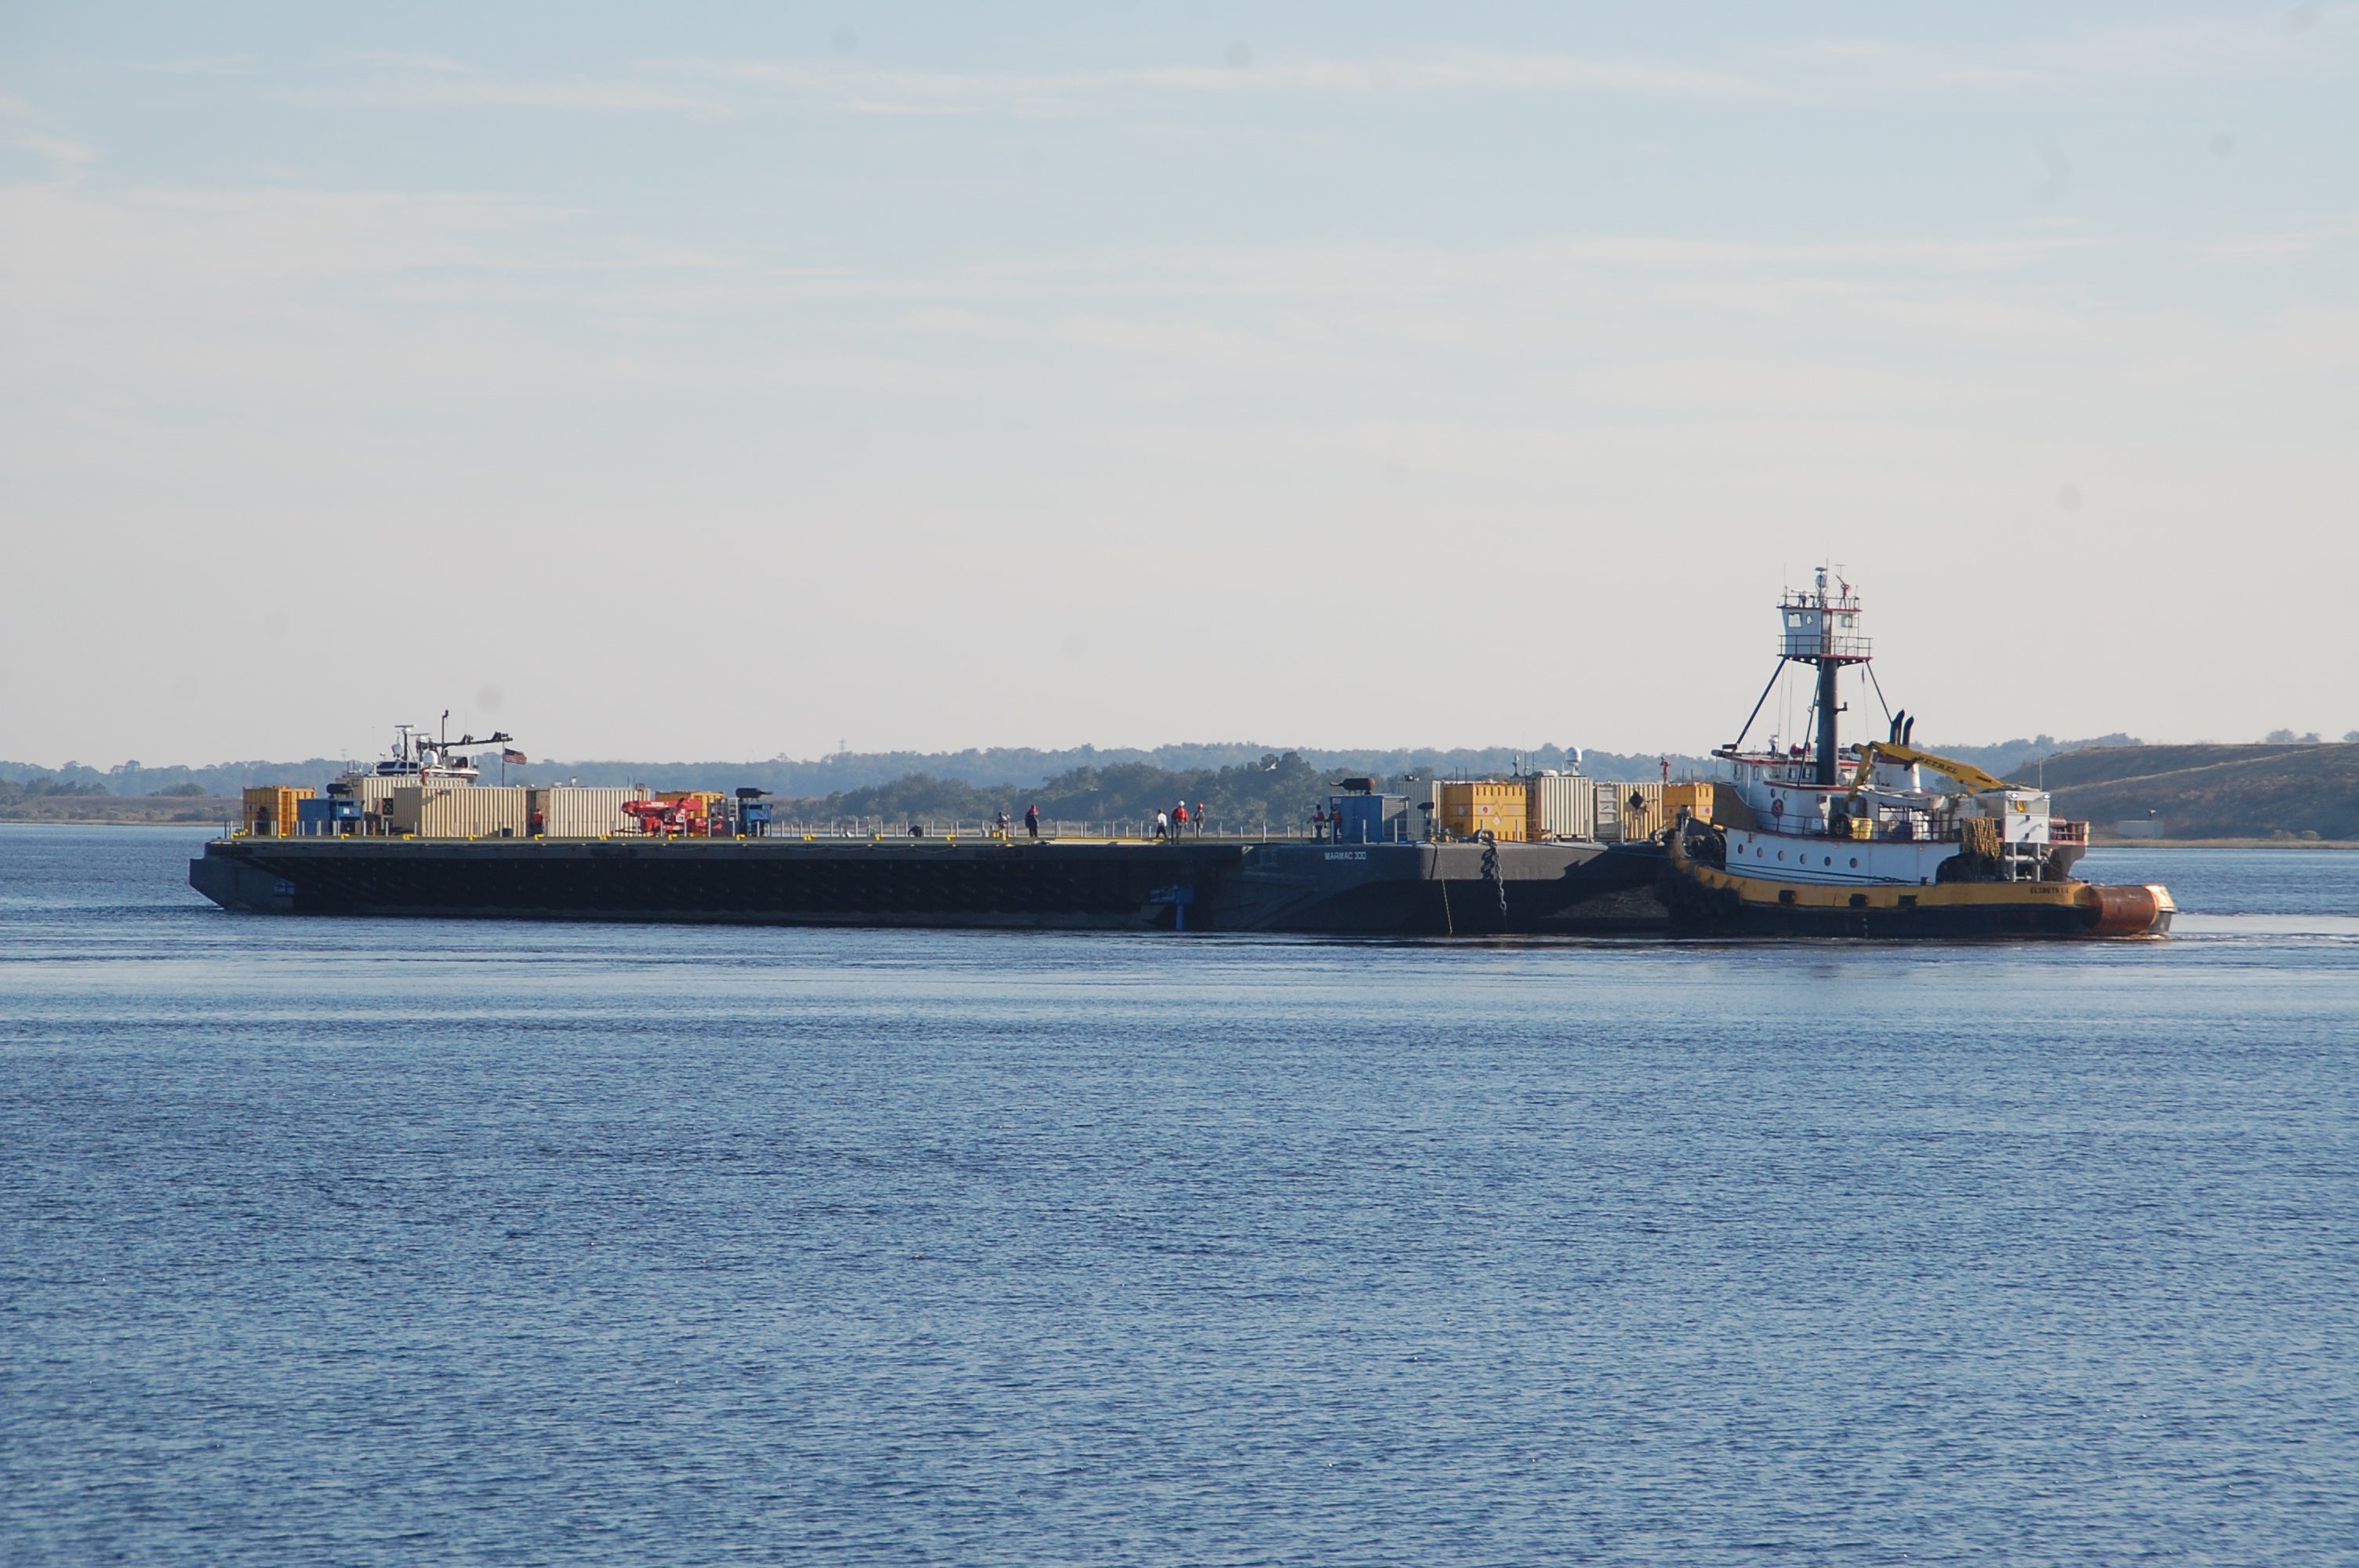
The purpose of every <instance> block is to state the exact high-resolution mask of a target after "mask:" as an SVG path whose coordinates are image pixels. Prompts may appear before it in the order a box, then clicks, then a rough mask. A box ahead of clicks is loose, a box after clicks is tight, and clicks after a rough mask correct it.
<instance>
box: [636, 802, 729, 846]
mask: <svg viewBox="0 0 2359 1568" xmlns="http://www.w3.org/2000/svg"><path fill="white" fill-rule="evenodd" d="M623 810H624V811H625V813H626V814H628V815H629V816H634V817H636V818H637V819H638V824H639V831H640V832H642V833H669V834H674V835H680V836H685V837H687V838H704V837H706V836H707V835H708V834H710V833H711V832H712V819H711V818H710V817H708V816H706V815H705V812H704V802H703V800H702V799H701V798H700V797H698V796H696V795H683V796H681V797H680V798H679V799H678V800H626V801H625V802H623Z"/></svg>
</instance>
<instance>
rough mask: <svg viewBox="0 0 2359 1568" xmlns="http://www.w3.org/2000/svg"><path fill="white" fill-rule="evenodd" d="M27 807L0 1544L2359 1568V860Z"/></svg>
mask: <svg viewBox="0 0 2359 1568" xmlns="http://www.w3.org/2000/svg"><path fill="white" fill-rule="evenodd" d="M197 842H198V840H197V838H194V837H190V836H186V835H180V834H175V833H165V832H159V831H140V830H120V829H118V830H77V829H56V828H45V829H36V828H0V1560H5V1561H6V1562H8V1563H53V1562H54V1563H77V1562H113V1561H129V1562H140V1563H306V1562H335V1563H394V1562H401V1563H412V1562H432V1563H547V1562H598V1563H612V1562H628V1563H639V1562H649V1563H655V1562H660V1563H704V1562H718V1561H726V1560H751V1561H765V1562H767V1561H783V1560H831V1559H832V1560H836V1561H845V1562H868V1563H1053V1562H1075V1563H1133V1562H1136V1563H1278V1562H1302V1563H1362V1562H1391V1563H1527V1562H1536V1561H1548V1560H1590V1561H1600V1562H1661V1563H1765V1562H1776V1563H1788V1562H1791V1563H1893V1562H1898V1561H1901V1560H1902V1559H1903V1558H1904V1557H1905V1558H1906V1559H1907V1560H1908V1561H1910V1562H1918V1563H1922V1562H1954V1563H1992V1562H2059V1563H2114V1562H2124V1563H2126V1562H2131V1561H2135V1560H2153V1559H2159V1560H2162V1561H2171V1562H2176V1561H2188V1562H2223V1563H2264V1562H2266V1563H2320V1562H2346V1563H2347V1562H2354V1561H2359V1545H2354V1543H2359V1181H2354V1176H2359V1131H2354V1129H2359V1117H2355V1116H2354V1112H2359V856H2348V855H2343V854H2337V853H2332V852H2321V851H2307V852H2305V851H2286V852H2281V853H2280V852H2259V851H2254V852H2241V851H2169V850H2159V849H2157V850H2140V851H2136V852H2129V851H2110V852H2108V851H2101V852H2099V853H2098V854H2096V855H2094V856H2093V857H2092V858H2091V861H2090V864H2089V867H2088V869H2089V871H2091V872H2092V874H2094V875H2097V876H2099V877H2101V878H2104V879H2105V880H2117V881H2128V880H2135V881H2147V880H2160V881H2167V882H2169V883H2170V884H2171V885H2172V886H2173V888H2174V890H2175V891H2176V892H2177V893H2178V895H2179V898H2180V903H2181V904H2182V906H2183V907H2184V908H2185V909H2186V910H2187V911H2188V914H2186V915H2185V917H2184V918H2183V920H2182V923H2181V927H2180V929H2181V932H2182V935H2179V936H2177V937H2174V938H2173V939H2171V940H2169V941H2167V942H2158V943H2133V944H2118V945H2105V946H2096V945H2088V946H2082V945H2047V946H2037V945H1974V946H1926V947H1906V946H1869V945H1858V944H1854V945H1807V946H1769V945H1744V946H1670V945H1661V944H1647V943H1630V942H1625V943H1612V944H1599V945H1591V946H1561V945H1559V946H1460V947H1452V946H1442V945H1430V946H1384V945H1371V944H1343V943H1320V942H1308V941H1279V940H1245V939H1229V938H1202V939H1199V938H1188V939H1176V938H1172V937H1169V936H1165V937H1131V936H1066V935H1000V934H966V933H943V934H911V933H880V932H798V931H783V930H761V929H742V930H737V929H720V930H712V929H665V928H660V927H632V926H550V925H495V924H458V923H435V922H402V923H391V922H382V923H381V922H363V921H332V920H299V919H293V918H279V919H270V918H264V917H254V916H233V915H227V914H221V913H219V912H216V911H214V910H213V909H212V907H211V906H210V905H208V904H206V903H203V902H202V901H201V900H200V899H199V898H197V896H196V895H195V894H193V893H191V892H189V891H188V890H187V888H186V887H185V885H184V877H185V860H186V858H187V857H188V855H189V854H190V853H192V852H193V851H194V849H195V848H196V846H197Z"/></svg>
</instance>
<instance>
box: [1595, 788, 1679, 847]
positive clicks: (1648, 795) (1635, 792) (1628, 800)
mask: <svg viewBox="0 0 2359 1568" xmlns="http://www.w3.org/2000/svg"><path fill="white" fill-rule="evenodd" d="M1608 790H1611V791H1612V792H1613V795H1614V815H1615V816H1617V817H1618V818H1619V819H1620V832H1619V834H1618V835H1617V836H1618V837H1619V838H1621V840H1622V842H1624V843H1625V844H1637V843H1642V842H1644V841H1645V840H1647V839H1648V838H1653V837H1654V836H1655V835H1656V834H1658V833H1659V832H1661V831H1662V830H1663V786H1662V785H1661V784H1600V785H1599V786H1598V793H1599V794H1600V795H1603V794H1604V793H1605V792H1606V791H1608Z"/></svg>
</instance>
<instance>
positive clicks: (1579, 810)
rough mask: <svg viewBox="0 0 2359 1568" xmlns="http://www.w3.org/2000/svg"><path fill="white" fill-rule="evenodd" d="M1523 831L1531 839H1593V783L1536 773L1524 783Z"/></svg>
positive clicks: (1571, 776) (1576, 775) (1564, 775)
mask: <svg viewBox="0 0 2359 1568" xmlns="http://www.w3.org/2000/svg"><path fill="white" fill-rule="evenodd" d="M1524 787H1525V791H1526V799H1527V812H1526V816H1525V824H1524V831H1525V832H1526V834H1527V835H1528V836H1529V837H1531V838H1595V837H1597V781H1596V780H1595V779H1586V778H1583V777H1582V776H1581V775H1580V774H1579V773H1537V774H1534V775H1533V776H1532V777H1530V778H1528V779H1526V780H1525V781H1524Z"/></svg>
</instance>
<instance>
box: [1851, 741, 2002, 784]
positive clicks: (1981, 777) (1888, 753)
mask: <svg viewBox="0 0 2359 1568" xmlns="http://www.w3.org/2000/svg"><path fill="white" fill-rule="evenodd" d="M1852 750H1853V751H1854V752H1856V753H1858V755H1859V760H1860V767H1861V769H1862V770H1863V773H1864V770H1865V768H1866V766H1867V764H1868V762H1870V761H1871V760H1873V759H1875V758H1878V757H1881V758H1882V759H1884V760H1885V761H1886V762H1898V763H1900V764H1901V765H1902V766H1904V767H1908V766H1917V767H1927V768H1930V769H1932V770H1933V771H1934V772H1935V773H1941V774H1944V775H1946V776H1948V777H1950V778H1953V779H1955V780H1957V781H1958V782H1959V783H1960V784H1963V785H1965V786H1966V787H1967V788H1968V789H1970V790H1985V789H2005V788H2006V787H2007V784H2006V780H2005V779H2000V778H1994V777H1992V776H1991V775H1990V774H1989V773H1984V772H1983V770H1982V769H1980V768H1978V767H1976V766H1974V765H1973V763H1972V762H1959V761H1957V760H1956V759H1955V758H1953V757H1943V756H1937V755H1936V754H1934V753H1933V752H1920V751H1919V750H1918V749H1917V748H1916V747H1914V746H1903V745H1900V744H1898V743H1897V742H1896V741H1865V742H1864V743H1862V744H1860V745H1856V746H1854V747H1853V748H1852ZM1853 787H1854V788H1856V787H1858V786H1857V785H1854V786H1853Z"/></svg>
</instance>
